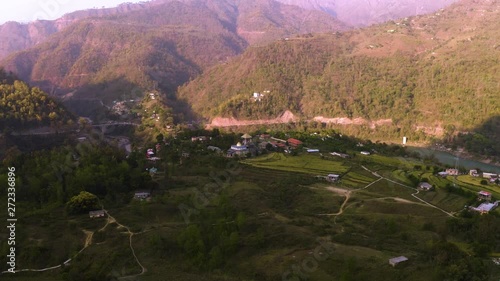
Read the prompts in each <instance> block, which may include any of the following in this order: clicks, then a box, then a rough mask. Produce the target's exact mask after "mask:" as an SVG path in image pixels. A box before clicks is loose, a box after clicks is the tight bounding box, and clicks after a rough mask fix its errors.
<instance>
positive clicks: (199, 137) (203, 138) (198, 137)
mask: <svg viewBox="0 0 500 281" xmlns="http://www.w3.org/2000/svg"><path fill="white" fill-rule="evenodd" d="M207 140H208V137H207V136H197V137H192V138H191V141H192V142H197V141H201V142H204V141H207Z"/></svg>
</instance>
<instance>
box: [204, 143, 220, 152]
mask: <svg viewBox="0 0 500 281" xmlns="http://www.w3.org/2000/svg"><path fill="white" fill-rule="evenodd" d="M207 149H208V150H211V151H213V152H217V153H221V152H222V149H220V148H219V147H217V146H211V145H209V146H207Z"/></svg>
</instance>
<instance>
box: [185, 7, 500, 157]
mask: <svg viewBox="0 0 500 281" xmlns="http://www.w3.org/2000/svg"><path fill="white" fill-rule="evenodd" d="M471 5H472V4H471ZM477 5H478V6H479V7H480V6H481V5H482V4H477ZM486 5H488V4H486ZM479 7H478V9H480V8H479ZM464 9H465V8H464V7H462V6H460V5H457V6H456V7H454V8H450V9H449V10H447V11H446V16H443V17H435V18H431V17H425V16H422V17H417V18H414V19H412V20H411V21H408V22H406V23H405V25H404V26H403V25H401V26H399V27H396V25H395V24H394V23H387V24H384V25H379V26H374V27H370V28H366V29H363V30H356V31H351V32H346V33H344V34H324V35H314V36H313V37H312V38H306V37H298V38H294V40H289V41H280V42H275V43H273V44H270V45H269V46H266V47H259V48H255V47H253V48H249V49H248V50H247V51H246V52H245V53H244V54H243V55H242V56H240V57H237V58H235V59H234V60H232V61H231V62H230V63H228V64H225V65H220V66H217V67H215V68H213V69H210V70H208V71H207V72H205V73H204V74H202V75H201V76H200V77H198V78H197V79H195V80H194V81H192V82H191V83H189V84H187V85H185V86H182V87H181V88H180V89H179V96H180V97H181V98H184V99H186V100H187V101H189V103H191V104H192V105H193V109H194V111H195V112H200V113H201V114H202V115H203V116H204V117H206V118H207V119H211V118H213V117H217V116H225V117H229V116H234V117H236V118H240V119H267V118H276V117H278V116H280V115H281V114H282V113H283V112H284V111H285V110H290V111H291V112H292V113H294V114H295V115H296V116H298V117H299V118H302V120H304V119H306V120H310V119H312V118H313V117H315V116H324V117H326V118H334V117H349V118H352V119H354V118H363V119H365V120H367V121H368V122H369V121H378V120H386V119H390V120H392V123H391V124H384V125H380V126H377V127H376V129H373V128H370V126H368V124H365V125H359V126H358V128H357V129H345V131H347V132H348V133H349V134H355V135H358V136H361V137H365V138H367V137H370V138H372V137H373V136H374V134H375V135H376V136H377V137H379V138H384V139H391V140H394V139H398V138H400V137H402V136H408V137H410V139H411V140H412V141H423V140H429V139H430V138H429V134H435V128H436V127H439V126H441V128H442V129H443V135H442V136H443V137H445V138H446V139H448V138H451V136H453V135H454V134H456V133H457V132H459V131H469V132H470V131H476V130H479V128H480V127H481V126H482V125H483V124H489V125H488V126H486V127H484V132H479V133H481V135H479V134H475V135H474V137H473V138H474V140H473V141H468V140H467V138H465V137H462V138H460V137H459V140H460V141H459V142H458V143H459V144H461V145H465V146H467V148H470V149H471V151H475V152H477V153H480V154H485V152H486V154H487V155H492V154H493V155H497V154H498V148H497V147H496V145H495V144H497V143H498V136H494V134H495V133H493V132H498V131H500V127H499V126H498V124H499V123H498V122H493V120H491V119H492V118H496V116H498V115H499V114H500V107H499V106H498V102H497V100H498V95H497V92H498V85H497V83H496V82H495V79H494V78H493V77H495V75H496V73H498V72H499V71H500V69H499V67H498V66H499V63H498V58H497V56H496V55H495V53H494V52H492V51H490V49H491V45H492V44H495V43H494V42H495V41H497V40H498V34H496V33H494V32H492V30H495V28H497V27H498V22H500V21H498V12H494V13H493V12H492V13H487V14H485V15H484V17H474V18H472V19H471V21H472V22H473V23H474V25H475V26H476V29H475V30H474V32H471V33H470V34H469V33H463V32H462V31H461V30H459V26H460V22H462V20H463V16H462V14H463V10H464ZM471 24H472V23H471ZM421 26H426V27H427V28H420V27H421ZM388 29H397V30H398V31H397V34H390V33H387V30H388ZM445 29H446V30H445ZM435 34H440V36H439V38H434V39H435V40H429V38H431V37H437V35H435ZM467 38H484V40H480V39H474V40H473V39H471V40H470V41H467ZM464 41H467V43H465V42H464ZM378 42H383V45H384V47H383V48H379V49H377V50H367V49H366V48H365V46H367V45H370V44H373V45H376V43H378ZM435 54H439V55H435ZM265 90H269V91H270V92H269V93H266V94H265V95H264V97H263V98H262V100H261V101H254V100H253V99H252V93H253V92H263V91H265ZM351 127H353V126H351ZM354 127H356V126H354ZM479 131H480V130H479ZM485 132H487V134H486V133H485ZM426 135H427V137H426ZM440 136H441V135H439V136H438V137H440ZM489 137H492V138H490V140H487V139H488V138H489ZM468 138H470V137H468ZM493 147H495V149H493Z"/></svg>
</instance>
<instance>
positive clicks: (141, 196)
mask: <svg viewBox="0 0 500 281" xmlns="http://www.w3.org/2000/svg"><path fill="white" fill-rule="evenodd" d="M150 197H151V192H149V191H136V192H135V193H134V198H135V199H138V200H146V199H148V198H150Z"/></svg>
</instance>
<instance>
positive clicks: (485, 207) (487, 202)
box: [469, 191, 500, 214]
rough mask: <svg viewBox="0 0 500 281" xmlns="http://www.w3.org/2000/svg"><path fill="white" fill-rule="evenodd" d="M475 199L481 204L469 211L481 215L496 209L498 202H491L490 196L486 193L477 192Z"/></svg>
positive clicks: (489, 193)
mask: <svg viewBox="0 0 500 281" xmlns="http://www.w3.org/2000/svg"><path fill="white" fill-rule="evenodd" d="M477 199H478V200H479V201H480V202H481V204H480V205H479V206H477V207H473V206H471V207H469V209H470V210H472V211H476V212H479V213H481V214H486V213H489V212H491V211H493V210H495V209H496V208H497V207H498V204H499V203H500V201H496V202H492V199H493V198H492V194H491V192H488V191H479V192H478V194H477Z"/></svg>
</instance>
